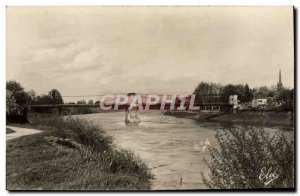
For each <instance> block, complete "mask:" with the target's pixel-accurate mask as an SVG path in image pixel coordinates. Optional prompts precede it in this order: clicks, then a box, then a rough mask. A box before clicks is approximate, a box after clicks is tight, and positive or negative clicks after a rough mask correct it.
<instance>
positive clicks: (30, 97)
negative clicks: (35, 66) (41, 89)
mask: <svg viewBox="0 0 300 196" xmlns="http://www.w3.org/2000/svg"><path fill="white" fill-rule="evenodd" d="M25 99H26V104H27V105H33V104H35V101H36V92H35V91H34V90H30V91H27V92H26V93H25Z"/></svg>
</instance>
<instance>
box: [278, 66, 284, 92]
mask: <svg viewBox="0 0 300 196" xmlns="http://www.w3.org/2000/svg"><path fill="white" fill-rule="evenodd" d="M282 87H283V85H282V81H281V69H279V79H278V83H277V90H281V89H282Z"/></svg>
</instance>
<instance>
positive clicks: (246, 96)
mask: <svg viewBox="0 0 300 196" xmlns="http://www.w3.org/2000/svg"><path fill="white" fill-rule="evenodd" d="M194 94H196V95H198V96H199V97H200V98H201V97H205V96H223V97H225V98H226V99H227V100H228V97H229V96H230V95H238V99H239V100H240V103H247V102H251V101H252V100H253V99H254V98H267V99H270V100H272V101H275V102H276V101H277V102H280V103H282V105H283V106H282V107H284V108H285V110H293V109H294V89H288V88H284V87H281V88H277V87H275V86H271V87H267V86H261V87H256V88H250V87H249V85H248V84H245V85H242V84H236V85H234V84H227V85H222V84H218V83H213V82H210V83H209V82H203V81H202V82H200V83H199V84H198V86H197V87H196V88H195V90H194Z"/></svg>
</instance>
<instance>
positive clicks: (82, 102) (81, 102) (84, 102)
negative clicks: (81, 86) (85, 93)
mask: <svg viewBox="0 0 300 196" xmlns="http://www.w3.org/2000/svg"><path fill="white" fill-rule="evenodd" d="M77 104H86V101H85V100H84V99H83V100H80V101H77Z"/></svg>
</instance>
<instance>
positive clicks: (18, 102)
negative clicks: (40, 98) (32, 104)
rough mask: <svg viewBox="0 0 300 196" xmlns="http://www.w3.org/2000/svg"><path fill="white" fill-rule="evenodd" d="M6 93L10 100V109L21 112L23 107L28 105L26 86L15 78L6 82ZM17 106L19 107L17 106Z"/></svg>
mask: <svg viewBox="0 0 300 196" xmlns="http://www.w3.org/2000/svg"><path fill="white" fill-rule="evenodd" d="M6 91H8V92H7V93H6V96H7V98H8V99H7V100H8V101H9V103H8V104H9V106H8V107H12V108H8V111H14V112H16V110H15V109H17V112H18V113H20V112H21V110H22V109H24V107H25V106H26V93H25V91H24V88H23V87H22V86H21V84H20V83H18V82H16V81H15V80H10V81H7V82H6ZM16 106H17V108H15V107H16Z"/></svg>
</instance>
